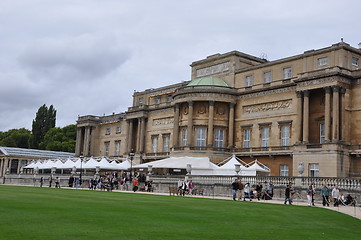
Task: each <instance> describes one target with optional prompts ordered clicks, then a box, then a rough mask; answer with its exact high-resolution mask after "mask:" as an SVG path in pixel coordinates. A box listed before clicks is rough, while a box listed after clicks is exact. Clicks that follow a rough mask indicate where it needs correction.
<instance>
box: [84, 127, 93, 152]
mask: <svg viewBox="0 0 361 240" xmlns="http://www.w3.org/2000/svg"><path fill="white" fill-rule="evenodd" d="M90 128H91V127H89V126H88V127H85V134H84V135H85V136H84V148H83V150H84V152H83V155H84V156H88V155H89V150H90V149H89V145H90Z"/></svg>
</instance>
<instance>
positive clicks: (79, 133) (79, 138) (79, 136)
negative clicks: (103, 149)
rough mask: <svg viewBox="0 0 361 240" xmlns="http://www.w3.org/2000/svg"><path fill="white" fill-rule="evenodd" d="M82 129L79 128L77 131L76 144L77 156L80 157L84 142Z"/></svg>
mask: <svg viewBox="0 0 361 240" xmlns="http://www.w3.org/2000/svg"><path fill="white" fill-rule="evenodd" d="M83 137H84V136H83V134H82V128H81V127H78V128H77V129H76V144H75V156H80V153H81V143H82V141H83Z"/></svg>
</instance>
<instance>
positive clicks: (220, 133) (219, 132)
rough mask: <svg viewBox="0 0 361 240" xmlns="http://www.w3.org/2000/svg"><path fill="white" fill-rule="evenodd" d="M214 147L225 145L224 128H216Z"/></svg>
mask: <svg viewBox="0 0 361 240" xmlns="http://www.w3.org/2000/svg"><path fill="white" fill-rule="evenodd" d="M214 147H216V148H223V147H224V129H216V131H215V135H214Z"/></svg>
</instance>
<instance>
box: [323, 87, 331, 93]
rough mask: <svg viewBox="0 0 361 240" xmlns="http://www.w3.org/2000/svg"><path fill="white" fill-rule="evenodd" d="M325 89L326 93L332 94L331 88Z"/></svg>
mask: <svg viewBox="0 0 361 240" xmlns="http://www.w3.org/2000/svg"><path fill="white" fill-rule="evenodd" d="M323 89H325V92H326V93H331V87H330V86H328V87H324V88H323Z"/></svg>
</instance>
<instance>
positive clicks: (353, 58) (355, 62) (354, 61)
mask: <svg viewBox="0 0 361 240" xmlns="http://www.w3.org/2000/svg"><path fill="white" fill-rule="evenodd" d="M352 65H353V66H358V58H356V57H352Z"/></svg>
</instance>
